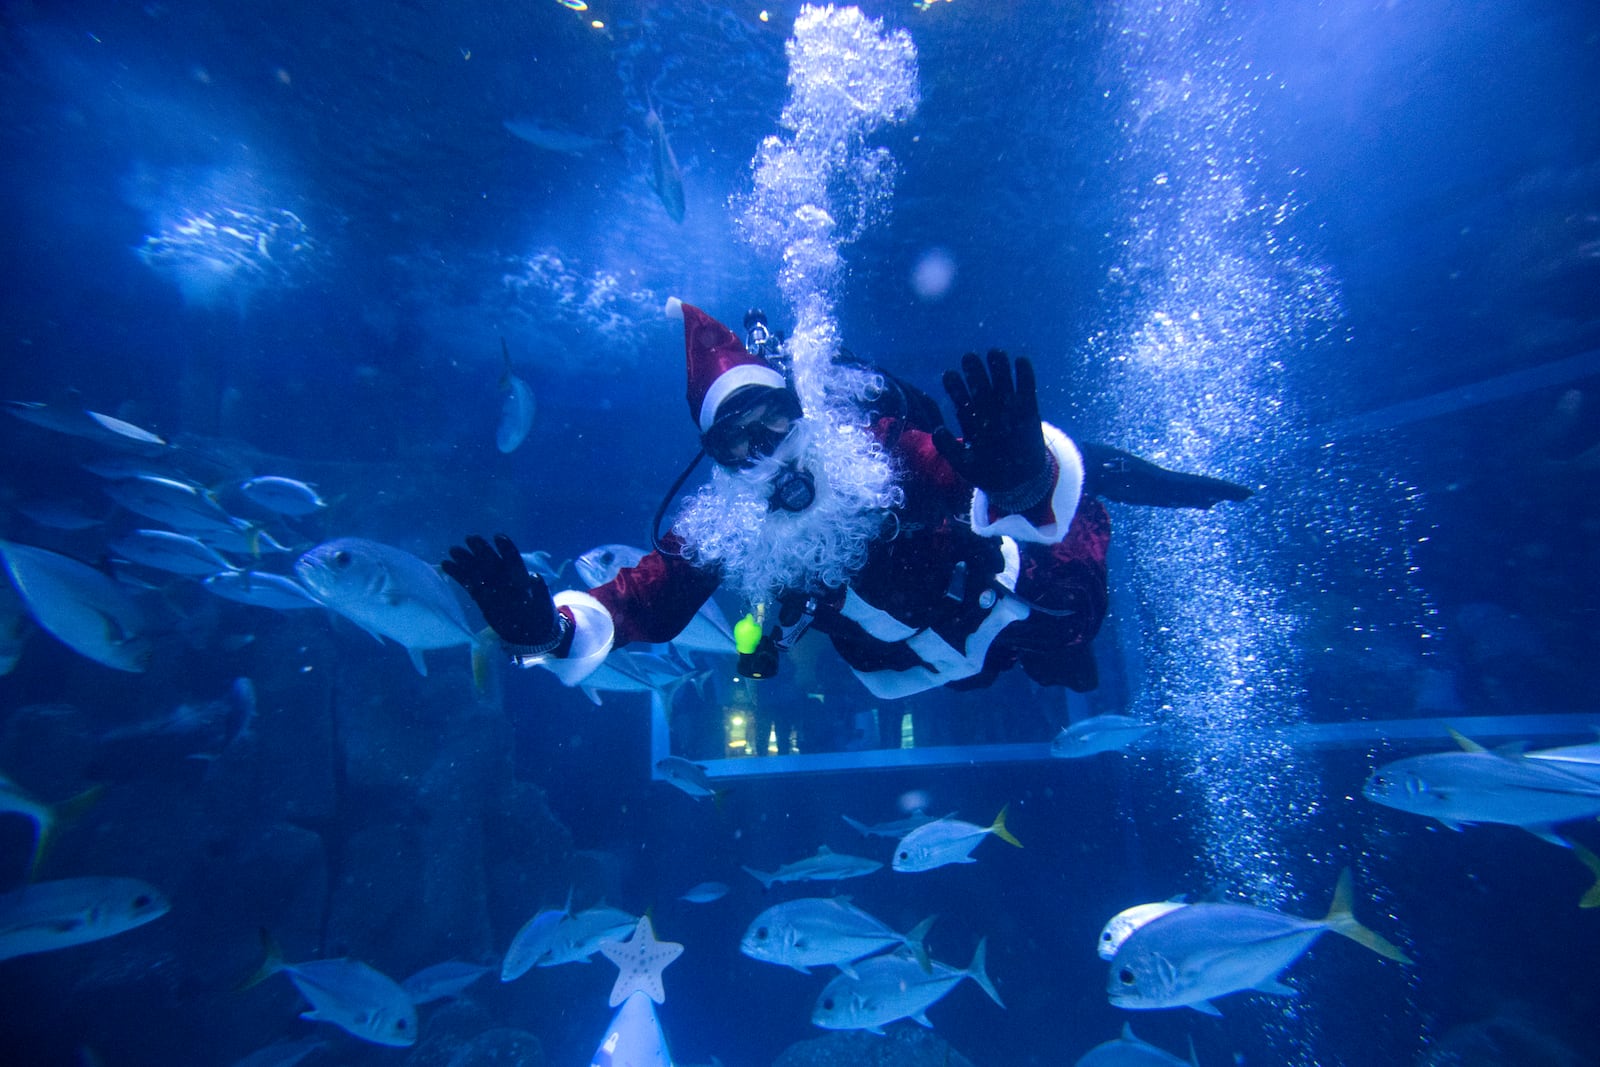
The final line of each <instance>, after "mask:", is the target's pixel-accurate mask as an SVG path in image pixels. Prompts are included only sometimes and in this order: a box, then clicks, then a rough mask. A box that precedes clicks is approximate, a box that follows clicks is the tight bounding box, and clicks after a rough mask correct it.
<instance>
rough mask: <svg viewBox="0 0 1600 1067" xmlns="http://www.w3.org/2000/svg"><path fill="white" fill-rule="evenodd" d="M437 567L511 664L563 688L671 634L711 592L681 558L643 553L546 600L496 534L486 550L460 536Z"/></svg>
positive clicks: (540, 583)
mask: <svg viewBox="0 0 1600 1067" xmlns="http://www.w3.org/2000/svg"><path fill="white" fill-rule="evenodd" d="M671 536H672V535H670V534H669V535H668V538H669V539H670V538H671ZM442 567H443V570H444V572H445V574H447V575H448V576H450V577H451V578H453V579H455V581H456V582H458V583H459V584H460V585H461V587H462V588H463V589H465V590H466V591H467V593H468V595H469V596H471V597H472V599H473V601H474V602H475V603H476V604H477V605H478V609H479V610H480V611H482V612H483V618H484V621H485V622H487V623H488V624H489V628H490V629H491V630H493V631H494V632H495V634H496V635H498V636H499V638H500V640H501V641H502V642H503V644H504V646H505V649H506V652H507V653H508V654H509V655H510V657H511V661H512V662H513V663H515V664H516V665H517V666H519V667H535V666H537V667H544V668H545V669H547V670H549V671H550V672H551V673H553V674H554V675H555V676H556V677H557V678H559V679H561V681H562V682H563V683H565V684H567V685H578V684H579V683H581V682H582V681H583V680H584V679H585V678H587V677H588V676H589V675H590V674H592V673H594V671H595V670H596V669H597V668H598V667H599V666H600V664H601V662H603V661H604V660H605V658H606V655H607V654H608V653H610V651H611V650H612V648H614V647H616V646H618V645H624V644H627V643H628V642H630V641H652V642H654V641H666V640H669V639H671V638H673V637H675V636H677V635H678V633H679V632H681V631H682V630H683V628H684V627H685V626H687V625H688V624H689V621H690V619H692V618H693V617H694V613H695V612H696V611H698V610H699V608H700V606H701V605H702V604H704V603H705V601H706V599H707V598H709V597H710V596H711V593H712V592H713V591H714V590H715V589H716V587H717V578H716V576H715V575H710V574H707V573H705V572H703V571H700V570H698V569H697V568H695V567H694V566H693V565H692V564H690V563H688V562H687V561H686V560H684V559H683V558H682V557H680V556H667V555H663V554H662V553H660V552H651V553H649V554H648V555H646V556H645V558H644V559H643V560H642V561H640V563H639V565H638V566H636V567H629V568H625V569H624V570H623V571H622V572H621V573H620V574H618V575H617V577H616V578H614V579H612V580H611V581H609V582H607V583H605V584H604V585H601V586H599V587H597V588H595V589H593V590H591V591H590V592H587V593H585V592H580V591H578V590H572V589H568V590H563V591H561V592H559V593H556V594H555V595H554V596H553V597H552V596H551V595H550V590H549V588H548V587H547V586H546V585H545V582H544V579H543V578H541V577H540V576H538V575H536V574H530V573H529V572H528V568H527V565H526V564H525V563H524V562H523V560H522V556H521V554H520V553H519V552H518V551H517V546H516V545H515V544H513V543H512V542H511V539H510V538H509V537H506V536H505V535H504V534H499V535H497V536H496V537H495V543H494V545H493V546H490V545H489V544H488V543H486V542H485V541H484V540H483V538H481V537H469V538H467V543H466V546H465V547H464V548H463V547H456V548H452V549H451V550H450V558H449V559H448V560H445V561H444V563H443V564H442Z"/></svg>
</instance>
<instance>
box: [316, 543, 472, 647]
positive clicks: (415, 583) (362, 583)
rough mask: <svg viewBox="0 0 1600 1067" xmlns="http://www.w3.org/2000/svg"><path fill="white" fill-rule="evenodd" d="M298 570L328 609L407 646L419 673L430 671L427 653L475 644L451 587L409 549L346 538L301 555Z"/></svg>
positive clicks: (370, 631)
mask: <svg viewBox="0 0 1600 1067" xmlns="http://www.w3.org/2000/svg"><path fill="white" fill-rule="evenodd" d="M294 571H295V574H296V576H298V577H299V579H300V581H301V583H302V584H303V585H305V587H306V588H307V589H310V590H311V591H312V593H314V594H315V595H316V596H317V599H319V600H321V601H322V602H323V603H324V604H326V605H327V606H328V607H330V608H332V609H333V610H334V611H337V612H338V613H339V614H340V615H343V616H344V617H345V618H347V619H349V620H350V621H351V622H354V623H355V624H356V625H357V626H360V627H361V628H362V629H364V630H366V631H367V632H368V633H370V634H372V635H373V636H375V637H387V638H389V639H390V640H391V641H394V642H395V643H396V644H399V645H401V646H402V647H404V648H405V650H406V652H407V653H408V654H409V655H410V656H411V662H412V664H413V665H415V666H416V668H417V672H418V673H419V674H427V673H428V668H427V666H426V665H425V664H424V663H423V662H422V652H423V651H425V650H427V649H434V648H450V647H452V646H455V645H464V644H471V643H472V642H473V633H472V630H471V628H470V627H469V626H468V625H467V619H466V616H465V615H463V614H462V612H461V605H460V604H459V603H457V602H456V598H455V594H454V593H452V592H451V591H450V587H449V585H447V584H446V583H445V580H444V579H443V578H441V577H440V576H439V573H438V572H437V571H435V570H434V569H433V567H432V566H430V565H429V564H427V563H424V562H423V561H422V560H420V559H418V558H417V557H416V556H413V555H412V554H411V553H409V552H403V551H401V550H400V549H398V548H394V547H391V546H389V545H385V544H380V543H379V542H377V541H368V540H365V539H363V538H359V537H342V538H340V539H338V540H336V541H328V542H326V543H325V544H320V545H318V546H317V547H315V548H313V549H311V550H310V551H309V552H307V553H306V554H305V555H303V556H301V557H300V558H299V559H298V560H296V561H295V565H294Z"/></svg>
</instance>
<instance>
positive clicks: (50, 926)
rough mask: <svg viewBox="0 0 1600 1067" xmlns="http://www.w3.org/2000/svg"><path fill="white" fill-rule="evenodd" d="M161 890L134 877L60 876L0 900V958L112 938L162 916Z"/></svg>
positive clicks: (164, 901)
mask: <svg viewBox="0 0 1600 1067" xmlns="http://www.w3.org/2000/svg"><path fill="white" fill-rule="evenodd" d="M169 908H171V904H169V903H168V901H167V898H166V897H164V896H162V895H161V891H160V890H159V889H157V888H156V887H155V886H153V885H150V884H149V883H147V882H141V881H139V880H138V879H136V878H63V879H61V880H59V881H55V882H36V883H34V884H33V885H30V886H26V887H24V888H22V889H19V890H17V891H16V892H13V893H7V894H5V895H4V896H0V960H9V959H11V958H12V957H14V956H27V955H30V954H32V953H35V952H54V951H55V950H56V949H61V948H69V947H71V946H73V945H82V944H85V943H87V942H90V941H99V940H100V939H101V938H104V937H114V936H115V935H117V934H120V933H125V932H127V931H129V930H132V929H134V928H136V927H139V926H143V925H144V924H145V923H147V922H152V921H153V920H156V919H159V918H161V916H163V915H165V914H166V913H167V911H168V909H169Z"/></svg>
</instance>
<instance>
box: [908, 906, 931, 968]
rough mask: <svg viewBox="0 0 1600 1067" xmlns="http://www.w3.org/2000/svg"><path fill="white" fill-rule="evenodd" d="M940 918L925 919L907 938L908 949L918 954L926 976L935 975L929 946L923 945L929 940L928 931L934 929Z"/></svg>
mask: <svg viewBox="0 0 1600 1067" xmlns="http://www.w3.org/2000/svg"><path fill="white" fill-rule="evenodd" d="M938 918H939V916H937V915H930V916H928V917H927V918H926V919H923V920H922V921H921V922H919V923H918V924H917V925H916V926H913V927H912V928H911V932H910V933H909V934H907V935H906V937H905V944H906V947H907V948H909V949H910V950H911V951H912V952H914V953H915V954H916V957H917V962H918V963H920V964H922V970H923V973H924V974H932V973H933V960H931V959H929V958H928V946H927V945H925V944H923V942H924V941H926V940H927V938H928V931H929V930H931V929H933V924H934V921H935V920H936V919H938Z"/></svg>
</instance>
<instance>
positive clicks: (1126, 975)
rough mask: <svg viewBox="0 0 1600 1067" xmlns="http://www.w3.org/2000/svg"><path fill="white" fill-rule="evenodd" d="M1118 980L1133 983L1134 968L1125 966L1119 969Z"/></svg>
mask: <svg viewBox="0 0 1600 1067" xmlns="http://www.w3.org/2000/svg"><path fill="white" fill-rule="evenodd" d="M1117 981H1119V982H1121V983H1122V984H1123V985H1133V968H1132V967H1124V968H1122V970H1120V971H1118V972H1117Z"/></svg>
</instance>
